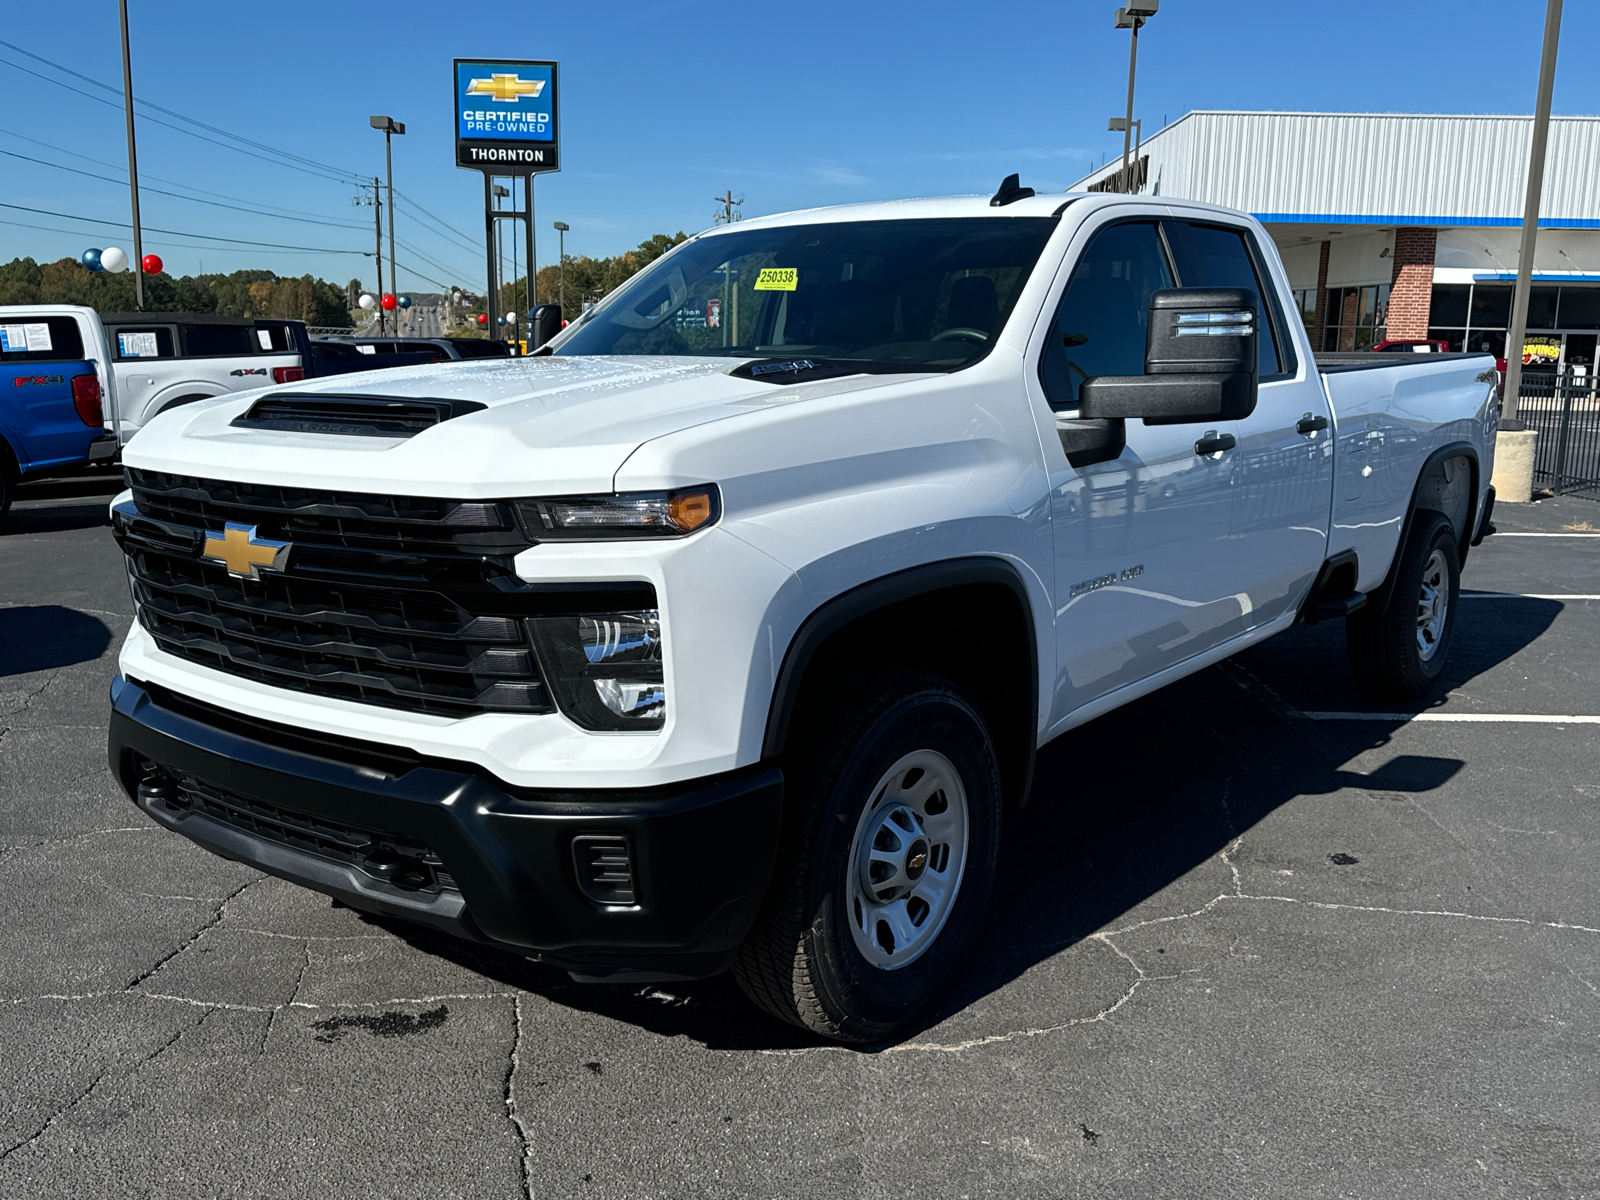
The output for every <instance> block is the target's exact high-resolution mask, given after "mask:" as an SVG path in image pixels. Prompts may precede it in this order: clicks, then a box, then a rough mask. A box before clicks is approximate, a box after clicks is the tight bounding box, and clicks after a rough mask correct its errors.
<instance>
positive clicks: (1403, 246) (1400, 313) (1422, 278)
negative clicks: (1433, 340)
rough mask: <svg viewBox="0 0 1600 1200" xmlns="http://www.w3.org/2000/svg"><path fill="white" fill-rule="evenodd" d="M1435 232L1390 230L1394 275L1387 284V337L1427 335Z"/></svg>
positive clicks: (1431, 291)
mask: <svg viewBox="0 0 1600 1200" xmlns="http://www.w3.org/2000/svg"><path fill="white" fill-rule="evenodd" d="M1437 241H1438V231H1437V230H1435V229H1422V228H1416V227H1412V226H1407V227H1405V228H1401V229H1396V230H1395V231H1394V274H1393V275H1392V276H1391V277H1390V283H1389V332H1388V336H1389V337H1391V338H1425V337H1427V336H1428V310H1429V309H1430V308H1431V307H1432V305H1433V249H1434V245H1435V243H1436V242H1437Z"/></svg>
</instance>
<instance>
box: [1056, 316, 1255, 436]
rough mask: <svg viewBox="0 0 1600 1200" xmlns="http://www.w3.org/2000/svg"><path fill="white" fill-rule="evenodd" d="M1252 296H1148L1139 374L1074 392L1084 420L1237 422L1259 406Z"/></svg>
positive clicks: (1096, 381) (1093, 382)
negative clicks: (1078, 400) (1140, 371)
mask: <svg viewBox="0 0 1600 1200" xmlns="http://www.w3.org/2000/svg"><path fill="white" fill-rule="evenodd" d="M1258 324H1259V316H1258V314H1257V312H1256V300H1255V295H1254V294H1253V293H1252V292H1250V291H1247V290H1246V289H1244V288H1168V289H1166V290H1165V291H1160V292H1155V293H1152V295H1151V297H1150V321H1149V325H1148V328H1147V331H1146V334H1145V355H1144V371H1145V373H1144V374H1143V375H1101V376H1097V377H1096V378H1093V379H1086V380H1084V382H1083V385H1082V388H1081V389H1080V391H1079V397H1080V406H1079V416H1081V417H1082V418H1083V419H1085V420H1126V419H1128V418H1131V417H1137V418H1139V419H1140V420H1142V421H1143V422H1144V423H1145V424H1146V425H1182V424H1185V423H1187V422H1190V421H1237V420H1240V419H1242V418H1244V417H1248V416H1249V415H1250V414H1251V413H1253V412H1254V411H1255V408H1256V362H1257V357H1256V355H1257V351H1256V338H1257V337H1258V336H1259V335H1258V333H1257V327H1258Z"/></svg>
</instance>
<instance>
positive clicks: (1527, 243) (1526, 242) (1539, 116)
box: [1500, 0, 1561, 430]
mask: <svg viewBox="0 0 1600 1200" xmlns="http://www.w3.org/2000/svg"><path fill="white" fill-rule="evenodd" d="M1560 40H1561V0H1547V3H1546V5H1545V10H1544V52H1543V53H1542V54H1541V55H1540V57H1539V95H1538V100H1537V102H1536V103H1535V105H1534V111H1533V148H1532V151H1531V152H1530V153H1529V155H1528V195H1527V200H1526V202H1525V203H1524V205H1523V209H1522V244H1521V246H1520V247H1519V248H1518V250H1517V288H1516V291H1515V292H1514V293H1513V296H1512V301H1511V328H1510V330H1508V331H1507V336H1506V387H1505V397H1504V399H1503V400H1502V401H1501V405H1500V415H1501V421H1500V427H1501V428H1502V429H1508V430H1517V429H1520V428H1522V426H1521V424H1520V423H1517V424H1513V422H1515V421H1516V418H1517V402H1518V401H1519V400H1520V399H1521V395H1520V393H1521V391H1522V343H1523V342H1524V341H1525V340H1527V336H1528V293H1529V291H1530V290H1531V289H1532V287H1533V252H1534V246H1535V243H1536V242H1537V240H1538V237H1539V201H1540V198H1541V194H1542V193H1543V191H1544V151H1545V145H1546V143H1547V142H1548V141H1549V139H1550V100H1551V96H1552V94H1553V93H1554V92H1555V87H1556V44H1557V43H1558V42H1559V41H1560Z"/></svg>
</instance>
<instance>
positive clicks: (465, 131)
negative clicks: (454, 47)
mask: <svg viewBox="0 0 1600 1200" xmlns="http://www.w3.org/2000/svg"><path fill="white" fill-rule="evenodd" d="M455 85H456V166H458V167H471V168H474V169H476V170H484V171H493V172H495V173H497V174H502V175H529V174H534V173H537V172H540V171H554V170H556V169H557V168H559V167H560V165H561V163H560V146H559V140H560V139H559V134H558V128H559V127H558V125H557V111H556V104H557V91H558V89H557V86H556V64H555V63H553V62H528V61H523V60H513V61H510V62H506V61H489V60H486V59H465V58H458V59H456V60H455Z"/></svg>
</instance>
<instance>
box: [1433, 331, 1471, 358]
mask: <svg viewBox="0 0 1600 1200" xmlns="http://www.w3.org/2000/svg"><path fill="white" fill-rule="evenodd" d="M1428 340H1429V341H1433V342H1447V343H1449V346H1448V349H1450V350H1451V351H1453V352H1454V353H1457V354H1459V353H1460V352H1461V349H1462V347H1463V346H1465V345H1466V341H1467V331H1466V330H1465V329H1430V330H1428Z"/></svg>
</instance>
